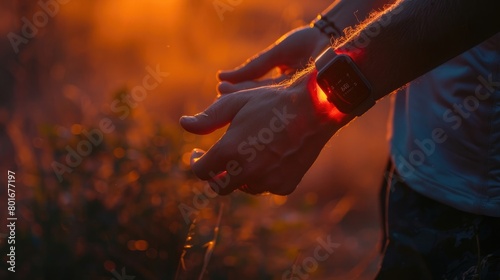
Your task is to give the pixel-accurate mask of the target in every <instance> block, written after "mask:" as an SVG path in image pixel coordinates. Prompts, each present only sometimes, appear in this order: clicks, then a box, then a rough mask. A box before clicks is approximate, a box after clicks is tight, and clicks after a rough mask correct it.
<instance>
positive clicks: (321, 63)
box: [314, 47, 338, 71]
mask: <svg viewBox="0 0 500 280" xmlns="http://www.w3.org/2000/svg"><path fill="white" fill-rule="evenodd" d="M336 56H338V54H337V53H336V52H335V51H334V50H333V49H332V48H331V47H330V48H327V49H326V50H325V51H324V52H323V53H322V54H320V55H319V56H318V57H317V58H316V60H315V61H314V65H315V66H316V69H317V70H318V71H319V70H321V69H323V68H325V67H326V66H328V64H330V63H332V62H333V59H334V58H335V57H336Z"/></svg>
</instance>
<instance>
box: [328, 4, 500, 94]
mask: <svg viewBox="0 0 500 280" xmlns="http://www.w3.org/2000/svg"><path fill="white" fill-rule="evenodd" d="M499 10H500V2H499V1H494V0H480V1H466V0H439V1H437V0H420V1H415V0H402V1H399V2H398V5H396V6H394V7H393V8H392V9H388V10H386V11H385V12H384V13H381V14H379V15H378V16H377V17H375V18H374V19H372V20H371V21H369V22H368V23H366V24H363V25H361V26H360V27H359V29H358V30H357V31H355V32H353V33H352V34H351V35H350V36H349V37H348V38H347V39H346V40H345V41H343V42H338V43H337V44H336V45H335V46H333V48H334V49H336V50H337V52H340V53H347V54H349V55H351V57H352V58H353V60H354V61H355V62H356V64H357V65H358V67H359V68H360V69H361V71H362V72H363V73H364V74H365V76H366V77H367V78H368V80H369V81H370V82H371V84H372V86H373V88H374V91H375V95H376V97H377V98H380V97H383V96H384V95H386V94H388V93H390V92H392V91H393V90H395V89H397V88H399V87H401V86H402V85H404V84H406V83H408V82H410V81H412V80H413V79H415V78H417V77H419V76H421V75H422V74H424V73H426V72H428V71H430V70H432V69H433V68H435V67H437V66H439V65H440V64H442V63H444V62H446V61H447V60H449V59H451V58H453V57H455V56H457V55H459V54H460V53H462V52H464V51H466V50H468V49H470V48H472V47H474V46H475V45H477V44H479V43H481V42H482V41H484V40H486V39H488V38H489V37H491V36H493V35H494V34H495V33H497V32H499V31H500V17H498V11H499ZM377 30H379V31H377ZM360 41H364V42H365V43H363V44H359V43H358V42H360ZM360 45H364V46H362V47H360Z"/></svg>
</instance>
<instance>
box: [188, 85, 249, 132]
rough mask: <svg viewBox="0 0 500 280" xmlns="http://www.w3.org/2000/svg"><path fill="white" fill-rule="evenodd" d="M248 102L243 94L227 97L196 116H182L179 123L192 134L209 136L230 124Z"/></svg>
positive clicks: (218, 100)
mask: <svg viewBox="0 0 500 280" xmlns="http://www.w3.org/2000/svg"><path fill="white" fill-rule="evenodd" d="M246 102H247V98H246V97H245V95H243V94H237V95H225V96H222V97H221V98H219V99H217V101H215V102H214V103H213V104H212V105H210V106H209V107H208V108H207V109H206V110H205V111H204V112H202V113H199V114H196V115H194V116H182V117H181V118H180V120H179V122H180V124H181V126H182V127H183V128H184V129H185V130H187V131H189V132H191V133H195V134H208V133H210V132H212V131H214V130H216V129H218V128H221V127H223V126H225V125H226V124H228V123H230V122H231V120H232V119H233V118H234V116H236V114H237V113H238V112H239V110H240V109H241V108H242V107H243V106H244V105H245V103H246Z"/></svg>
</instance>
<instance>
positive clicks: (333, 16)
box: [321, 0, 396, 31]
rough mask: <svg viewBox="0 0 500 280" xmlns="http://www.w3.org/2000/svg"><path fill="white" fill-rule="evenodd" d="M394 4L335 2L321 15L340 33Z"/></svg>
mask: <svg viewBox="0 0 500 280" xmlns="http://www.w3.org/2000/svg"><path fill="white" fill-rule="evenodd" d="M394 2H396V0H337V1H335V2H333V3H332V4H331V5H330V6H329V7H328V8H327V9H325V10H324V11H323V12H322V13H321V14H322V15H323V17H326V18H327V19H328V21H330V22H334V23H335V25H336V26H337V28H338V29H339V31H342V30H344V29H345V28H348V27H352V26H355V25H357V24H359V23H361V22H363V21H364V20H365V19H366V18H368V16H369V15H370V14H371V13H374V12H377V11H379V10H382V9H383V8H384V6H386V5H389V4H393V3H394Z"/></svg>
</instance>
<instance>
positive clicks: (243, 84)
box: [217, 26, 330, 94]
mask: <svg viewBox="0 0 500 280" xmlns="http://www.w3.org/2000/svg"><path fill="white" fill-rule="evenodd" d="M329 45H330V39H329V38H328V36H327V35H325V34H323V33H321V32H320V31H319V29H317V28H312V27H309V26H305V27H301V28H297V29H294V30H292V31H290V32H288V33H287V34H285V35H283V36H282V37H281V38H280V39H278V40H277V41H276V42H275V43H274V44H272V45H271V46H269V47H268V48H266V49H265V50H263V51H262V52H261V53H259V54H257V55H255V56H254V57H252V58H250V59H248V60H247V61H246V62H245V63H244V64H242V65H240V66H239V67H237V68H236V69H234V70H229V71H221V72H219V74H218V78H219V80H220V81H221V82H220V83H219V85H218V86H217V90H218V91H219V93H221V94H227V93H232V92H235V91H239V90H244V89H249V88H255V87H261V86H266V85H271V84H277V83H280V82H282V81H284V80H286V79H289V78H290V77H291V76H292V75H293V74H294V73H295V72H297V71H298V70H302V69H304V68H305V67H306V66H307V65H308V63H309V62H310V61H311V59H314V58H316V57H317V56H318V55H320V54H321V52H322V51H323V50H325V49H326V47H328V46H329ZM275 67H277V68H278V69H279V72H280V75H279V76H278V77H275V78H272V79H266V80H258V79H259V78H261V77H262V76H264V75H265V74H266V73H268V72H269V71H270V70H272V69H273V68H275Z"/></svg>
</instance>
